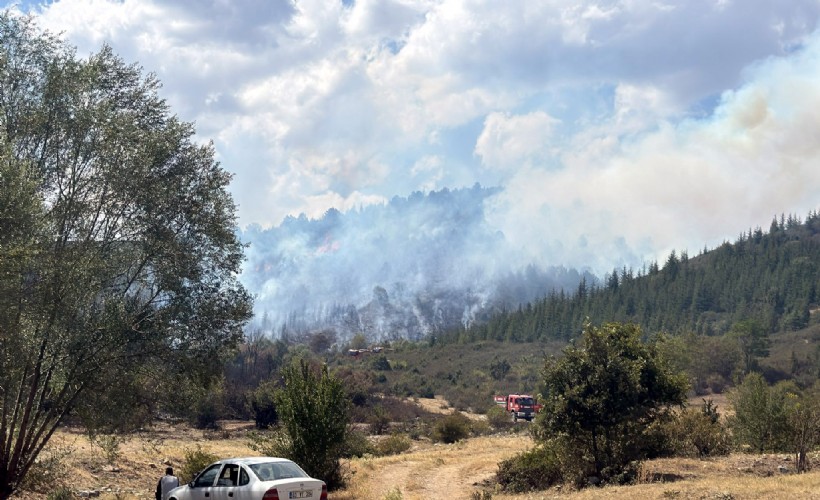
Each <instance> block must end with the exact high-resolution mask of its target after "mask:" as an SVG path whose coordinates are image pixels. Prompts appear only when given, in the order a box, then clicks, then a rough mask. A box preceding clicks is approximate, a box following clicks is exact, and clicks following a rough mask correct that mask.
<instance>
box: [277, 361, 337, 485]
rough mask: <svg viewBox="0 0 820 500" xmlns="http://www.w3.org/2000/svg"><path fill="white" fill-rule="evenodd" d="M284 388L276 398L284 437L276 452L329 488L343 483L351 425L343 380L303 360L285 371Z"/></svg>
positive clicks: (283, 374) (324, 368)
mask: <svg viewBox="0 0 820 500" xmlns="http://www.w3.org/2000/svg"><path fill="white" fill-rule="evenodd" d="M282 377H283V379H284V387H283V388H282V389H281V390H279V391H278V392H277V393H276V395H275V401H276V409H277V412H278V413H279V420H280V422H281V424H282V426H283V430H284V435H283V436H282V439H280V440H278V442H277V445H276V446H275V447H274V450H273V451H276V452H280V453H281V454H282V455H283V456H285V457H287V458H290V459H291V460H293V461H295V462H296V463H298V464H299V465H300V466H301V467H302V468H303V469H305V471H306V472H307V473H308V474H310V475H311V476H313V477H316V478H319V479H322V480H324V481H325V482H326V483H327V485H328V488H331V489H332V488H336V487H338V486H341V485H342V484H343V482H344V476H343V474H342V468H341V464H340V462H339V459H340V458H341V457H342V456H343V454H344V452H345V442H346V439H347V434H348V426H349V424H350V416H349V402H348V398H347V393H346V392H345V390H344V386H343V385H342V382H341V380H339V379H337V378H335V377H333V376H332V375H330V374H329V373H328V370H327V366H322V368H321V371H320V372H319V373H317V370H315V369H313V368H312V367H311V366H310V364H309V363H307V362H306V361H304V360H298V362H297V361H294V362H293V363H291V364H290V365H288V366H286V367H284V368H283V369H282Z"/></svg>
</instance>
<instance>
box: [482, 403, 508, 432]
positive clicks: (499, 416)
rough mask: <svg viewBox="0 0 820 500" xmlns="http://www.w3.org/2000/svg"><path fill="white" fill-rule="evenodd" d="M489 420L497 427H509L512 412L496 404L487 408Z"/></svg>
mask: <svg viewBox="0 0 820 500" xmlns="http://www.w3.org/2000/svg"><path fill="white" fill-rule="evenodd" d="M487 422H489V424H490V425H492V426H493V427H495V428H496V429H503V428H505V427H509V426H510V425H511V423H510V414H509V413H507V411H506V410H504V408H502V407H500V406H498V405H494V406H492V407H491V408H489V409H488V410H487Z"/></svg>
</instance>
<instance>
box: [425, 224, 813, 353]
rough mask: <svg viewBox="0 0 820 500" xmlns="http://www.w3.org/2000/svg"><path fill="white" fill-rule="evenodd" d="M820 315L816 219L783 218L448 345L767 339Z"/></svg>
mask: <svg viewBox="0 0 820 500" xmlns="http://www.w3.org/2000/svg"><path fill="white" fill-rule="evenodd" d="M818 305H820V215H818V214H817V213H816V212H812V213H810V214H809V215H808V216H807V217H806V220H805V221H801V220H800V219H799V218H798V217H795V216H789V217H788V218H785V217H781V218H780V219H775V220H774V221H772V224H771V227H770V228H769V231H768V232H764V231H763V230H762V229H760V228H757V229H754V230H751V229H750V230H749V232H748V233H744V234H742V235H741V236H740V237H739V238H738V239H737V241H735V242H734V243H728V242H727V243H724V244H723V245H721V246H719V247H718V248H715V249H713V250H703V251H701V252H700V253H699V254H698V255H697V256H694V257H690V256H689V255H688V253H687V252H680V253H676V252H672V253H671V254H670V255H669V257H668V258H667V260H666V262H665V263H664V264H663V266H662V267H661V266H660V265H658V264H657V263H652V264H650V265H649V266H648V268H646V269H641V270H638V271H635V270H633V269H621V270H618V269H615V270H613V271H612V273H611V274H608V275H607V276H606V277H605V278H604V280H603V281H601V282H600V283H597V282H594V281H593V282H589V281H586V280H582V282H581V283H580V284H579V286H578V288H577V289H576V290H575V291H574V292H572V293H566V292H563V291H557V292H553V293H551V294H550V295H549V296H547V297H545V298H544V299H542V300H538V301H535V302H531V303H529V304H527V305H526V306H523V307H518V308H516V309H510V310H502V311H500V312H499V313H498V314H496V315H494V316H493V317H491V318H490V320H489V321H488V322H486V323H483V324H475V325H472V326H470V327H469V328H461V329H457V330H452V331H450V332H449V333H448V335H445V336H442V338H441V340H442V341H447V342H462V343H464V342H474V341H477V340H499V341H513V342H521V341H524V342H526V341H529V342H531V341H535V340H545V339H570V338H572V337H573V336H575V335H577V333H578V332H579V331H580V330H581V326H582V324H583V322H584V321H585V320H586V319H587V318H588V319H589V320H591V321H592V322H593V323H600V322H604V321H621V322H633V323H637V324H639V325H641V326H642V327H643V328H644V330H645V331H646V332H647V333H650V334H651V333H657V332H661V331H665V332H671V333H681V332H695V333H697V334H701V335H717V334H722V333H726V332H727V331H729V329H730V328H731V327H732V325H733V324H734V323H736V322H739V321H741V320H753V321H756V322H757V323H759V324H761V325H763V328H764V329H765V330H767V331H768V332H779V331H795V330H799V329H801V328H804V327H806V326H807V325H809V324H810V322H811V321H814V320H813V316H816V314H817V309H818Z"/></svg>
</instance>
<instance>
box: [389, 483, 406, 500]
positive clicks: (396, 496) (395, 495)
mask: <svg viewBox="0 0 820 500" xmlns="http://www.w3.org/2000/svg"><path fill="white" fill-rule="evenodd" d="M403 498H404V495H402V494H401V490H400V489H399V487H398V486H396V487H395V488H393V489H392V490H390V491H388V492H387V494H385V495H384V500H402V499H403Z"/></svg>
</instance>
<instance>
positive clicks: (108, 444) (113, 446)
mask: <svg viewBox="0 0 820 500" xmlns="http://www.w3.org/2000/svg"><path fill="white" fill-rule="evenodd" d="M122 441H123V438H121V437H120V436H117V435H116V434H103V435H100V436H95V438H94V439H93V440H92V443H93V444H96V445H97V446H99V447H100V449H101V450H102V451H103V454H104V455H105V461H106V462H107V463H109V464H111V465H113V464H114V463H116V461H117V460H119V459H120V444H121V443H122Z"/></svg>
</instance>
